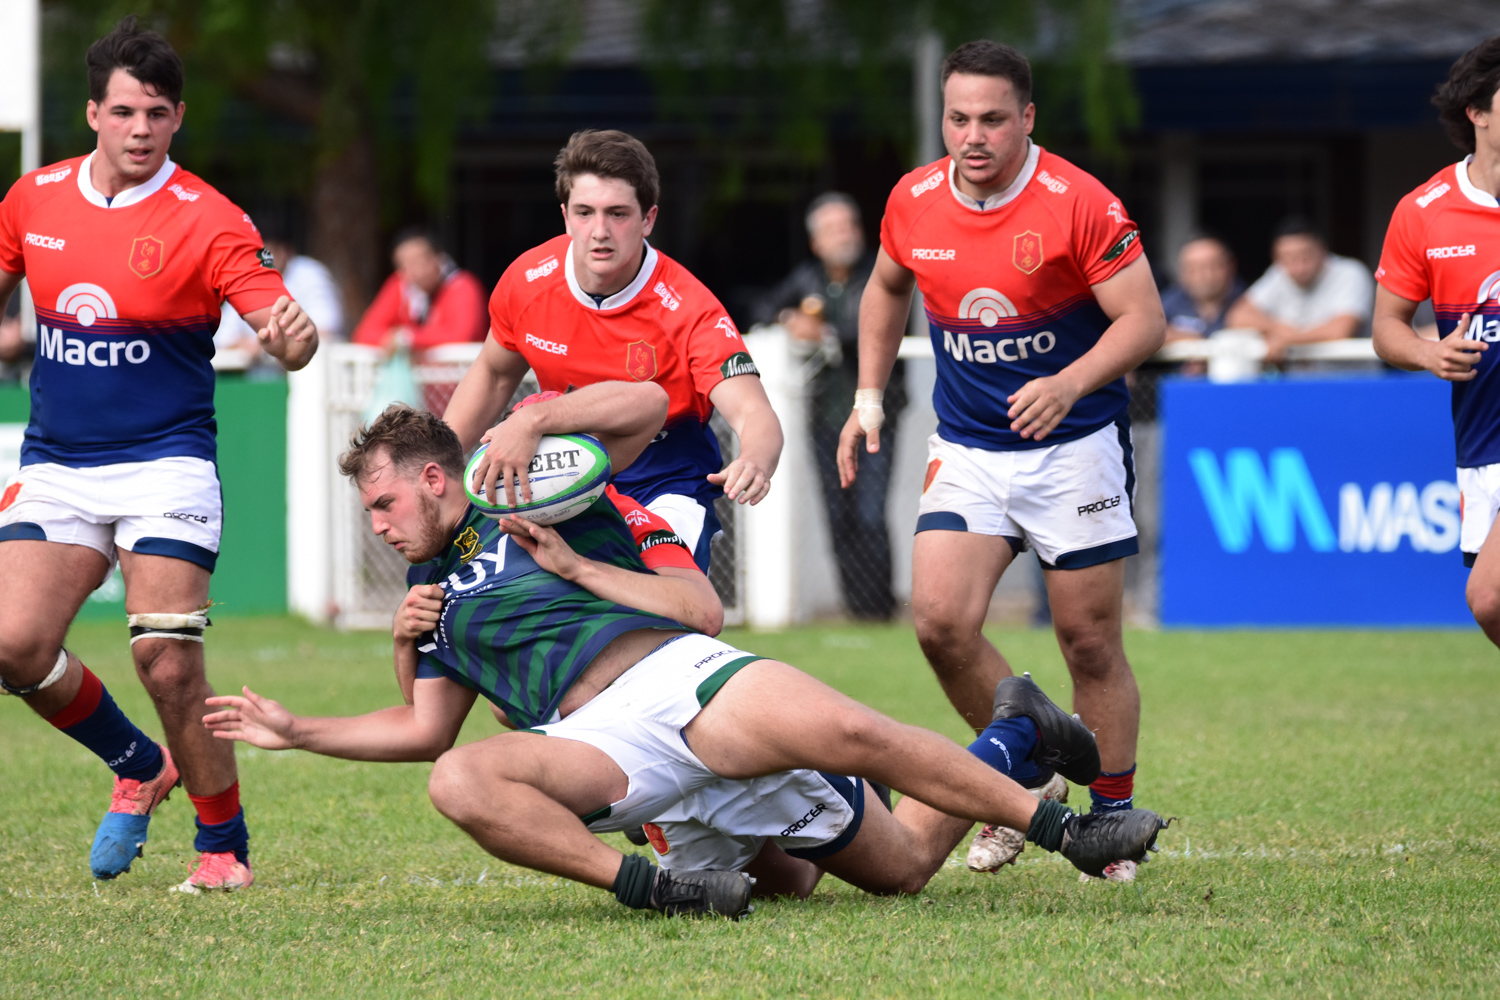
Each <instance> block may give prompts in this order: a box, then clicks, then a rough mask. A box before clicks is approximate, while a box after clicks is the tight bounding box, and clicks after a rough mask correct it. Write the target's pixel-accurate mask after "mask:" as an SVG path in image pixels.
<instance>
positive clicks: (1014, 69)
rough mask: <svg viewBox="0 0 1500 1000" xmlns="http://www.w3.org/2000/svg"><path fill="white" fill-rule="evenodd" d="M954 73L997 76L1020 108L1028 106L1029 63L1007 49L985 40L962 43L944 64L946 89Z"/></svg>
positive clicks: (1004, 46) (1014, 51)
mask: <svg viewBox="0 0 1500 1000" xmlns="http://www.w3.org/2000/svg"><path fill="white" fill-rule="evenodd" d="M954 73H966V74H969V75H971V76H998V77H1000V78H1001V79H1002V80H1009V81H1010V86H1011V89H1012V90H1014V91H1015V92H1016V99H1017V100H1018V101H1020V104H1021V107H1023V108H1024V107H1026V105H1028V104H1030V103H1031V63H1029V62H1027V61H1026V57H1025V56H1023V55H1021V53H1020V52H1018V51H1016V50H1015V49H1013V48H1011V47H1010V46H1009V45H1003V44H1001V43H1000V42H992V41H990V40H989V39H988V38H980V39H976V40H975V41H972V42H964V43H963V44H962V45H960V46H959V47H958V48H956V49H954V50H953V51H952V52H950V53H948V58H946V59H944V60H943V84H944V85H945V86H946V85H947V83H948V77H950V76H952V75H953V74H954Z"/></svg>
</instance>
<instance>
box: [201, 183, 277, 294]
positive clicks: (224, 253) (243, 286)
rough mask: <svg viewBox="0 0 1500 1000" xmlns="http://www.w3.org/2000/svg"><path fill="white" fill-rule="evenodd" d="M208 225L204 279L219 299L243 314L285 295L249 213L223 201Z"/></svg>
mask: <svg viewBox="0 0 1500 1000" xmlns="http://www.w3.org/2000/svg"><path fill="white" fill-rule="evenodd" d="M211 224H212V225H214V227H215V228H214V231H213V232H212V234H211V235H210V237H209V240H208V244H209V252H208V261H209V264H208V279H209V286H210V287H211V288H212V290H213V291H214V293H215V294H216V295H218V297H219V299H220V300H221V301H227V302H228V303H229V304H230V305H231V306H233V307H234V311H235V312H237V313H239V314H240V315H241V316H244V315H246V314H248V313H252V312H255V311H256V310H257V309H265V308H267V307H269V306H272V305H275V304H276V300H277V299H279V298H281V296H283V295H286V294H287V290H286V285H285V284H284V283H283V282H282V280H281V275H280V274H279V273H278V272H277V271H276V269H275V268H273V267H271V255H270V254H268V253H266V251H265V245H264V243H263V242H262V240H261V238H260V233H259V232H258V231H257V230H256V228H255V224H254V223H252V222H251V221H250V216H248V215H246V214H245V213H243V212H241V211H240V210H239V209H238V208H236V207H235V206H234V205H232V204H230V203H228V202H225V203H224V204H223V206H221V208H220V209H219V210H218V212H217V213H216V218H215V219H214V220H213V222H212V223H211Z"/></svg>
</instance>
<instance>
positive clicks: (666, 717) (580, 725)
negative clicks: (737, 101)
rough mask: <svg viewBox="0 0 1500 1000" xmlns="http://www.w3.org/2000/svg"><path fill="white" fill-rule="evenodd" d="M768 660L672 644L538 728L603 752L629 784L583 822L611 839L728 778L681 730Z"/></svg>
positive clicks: (682, 640)
mask: <svg viewBox="0 0 1500 1000" xmlns="http://www.w3.org/2000/svg"><path fill="white" fill-rule="evenodd" d="M762 659H765V657H762V656H756V655H754V654H753V653H746V652H744V651H743V650H739V649H735V648H734V647H733V646H730V645H727V644H725V643H722V642H720V641H719V640H717V639H710V638H709V637H708V636H705V635H684V636H678V637H676V638H673V639H669V640H667V641H666V642H664V643H662V644H661V645H660V646H658V647H657V648H656V649H654V650H653V651H652V652H650V653H649V654H647V655H646V656H645V657H643V658H642V659H641V660H640V662H639V663H637V664H636V665H635V666H633V667H631V668H630V669H629V670H627V671H625V672H624V673H623V674H621V675H620V676H619V677H618V678H617V679H616V680H615V682H614V683H613V684H611V685H610V686H609V687H607V688H605V689H604V690H603V691H601V692H599V694H597V695H595V696H594V698H593V699H592V700H590V701H589V702H588V703H587V704H585V705H584V706H583V707H582V708H580V709H578V711H576V712H574V713H573V714H572V715H569V716H568V717H567V718H566V719H562V720H560V721H558V722H548V723H546V724H544V725H540V726H536V727H534V728H533V731H534V732H540V733H545V734H546V735H548V736H555V737H558V738H561V739H568V740H577V741H578V742H580V743H586V744H588V745H589V746H591V747H595V748H597V749H599V750H602V751H603V752H604V753H605V754H606V755H607V756H608V757H609V758H610V759H611V760H613V761H614V762H615V763H616V764H617V765H619V767H620V770H622V771H624V772H625V777H626V778H628V779H629V782H630V784H629V787H628V788H627V789H626V792H625V797H624V798H622V799H620V800H619V801H618V802H612V803H610V804H609V805H608V806H605V807H604V808H603V809H600V810H598V811H597V812H595V813H593V814H591V815H588V816H585V817H583V821H584V822H585V823H586V824H588V827H589V829H590V830H593V831H594V832H595V833H608V832H610V831H614V830H628V829H630V828H631V827H636V826H641V825H643V824H645V823H648V822H650V821H652V820H654V819H656V818H657V817H659V816H661V815H663V814H664V813H666V812H667V810H668V809H670V808H672V807H673V806H675V805H677V804H678V803H679V802H681V801H682V800H683V799H686V798H688V797H689V796H692V795H694V794H696V793H697V792H699V791H701V790H702V789H704V788H706V787H708V786H709V785H712V784H714V783H715V782H718V781H720V780H722V779H721V778H720V777H719V775H717V774H715V773H714V772H712V771H710V770H709V769H708V767H707V766H705V765H704V763H703V762H702V761H701V760H699V759H698V757H697V755H696V754H694V753H693V751H692V750H691V748H689V747H688V745H687V741H686V739H685V738H684V737H683V735H682V730H683V729H684V728H685V727H686V726H687V724H688V723H689V722H692V721H693V719H694V718H696V717H697V715H698V713H699V712H700V711H702V709H703V706H704V705H707V704H708V702H709V699H711V698H712V697H713V696H714V695H715V694H717V693H718V691H719V689H720V688H721V687H723V686H724V684H725V683H727V682H728V681H729V679H730V678H731V677H733V676H734V675H735V674H736V673H738V672H739V671H740V670H741V669H743V668H744V667H746V666H748V665H750V664H751V663H753V662H755V661H756V660H762Z"/></svg>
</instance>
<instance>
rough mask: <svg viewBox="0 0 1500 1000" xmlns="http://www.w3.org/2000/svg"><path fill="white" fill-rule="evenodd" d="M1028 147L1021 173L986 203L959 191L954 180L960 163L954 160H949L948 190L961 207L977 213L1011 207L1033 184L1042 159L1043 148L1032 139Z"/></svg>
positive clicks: (987, 199)
mask: <svg viewBox="0 0 1500 1000" xmlns="http://www.w3.org/2000/svg"><path fill="white" fill-rule="evenodd" d="M1026 145H1027V147H1028V148H1027V151H1026V162H1025V163H1024V164H1022V165H1021V172H1020V173H1019V174H1017V175H1016V179H1015V180H1013V181H1011V182H1010V186H1009V187H1007V188H1006V189H1005V190H1004V191H1001V192H999V193H998V194H992V195H990V196H989V197H988V198H986V199H984V201H980V200H979V199H977V198H970V197H969V196H968V195H966V194H964V193H963V192H962V191H960V190H959V189H958V184H956V183H955V182H954V180H953V172H954V171H955V170H956V169H958V161H957V160H954V159H952V158H950V159H949V160H948V190H950V191H952V192H953V197H955V198H957V199H958V203H959V204H960V205H962V206H964V207H965V208H970V209H973V210H974V211H976V212H988V211H989V210H990V209H992V208H999V207H1000V206H1001V205H1009V204H1010V203H1011V202H1013V201H1015V200H1016V198H1017V196H1019V195H1020V193H1021V192H1022V190H1024V189H1025V187H1026V185H1027V184H1030V183H1031V177H1032V175H1033V174H1035V173H1036V165H1037V161H1038V160H1040V159H1041V158H1042V147H1041V146H1038V145H1037V144H1036V143H1034V142H1032V141H1031V140H1030V139H1027V140H1026Z"/></svg>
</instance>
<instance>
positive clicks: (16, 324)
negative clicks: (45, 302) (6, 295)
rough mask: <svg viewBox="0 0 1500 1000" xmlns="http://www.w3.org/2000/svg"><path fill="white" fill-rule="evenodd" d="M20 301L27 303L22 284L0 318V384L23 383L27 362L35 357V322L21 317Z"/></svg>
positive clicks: (29, 363) (25, 377) (27, 370)
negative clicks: (24, 300)
mask: <svg viewBox="0 0 1500 1000" xmlns="http://www.w3.org/2000/svg"><path fill="white" fill-rule="evenodd" d="M23 299H27V300H28V301H29V298H28V296H27V294H26V283H25V282H24V281H23V282H22V283H21V285H20V287H19V288H17V289H16V294H14V295H12V296H11V297H10V301H9V302H7V303H6V305H5V314H4V316H3V317H0V385H4V384H6V383H9V382H15V383H24V382H26V379H27V376H28V375H29V374H30V372H31V359H32V357H33V356H34V355H35V354H36V319H35V317H34V316H32V317H28V316H26V315H23V312H24V310H23V309H22V300H23ZM28 319H29V322H28Z"/></svg>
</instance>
